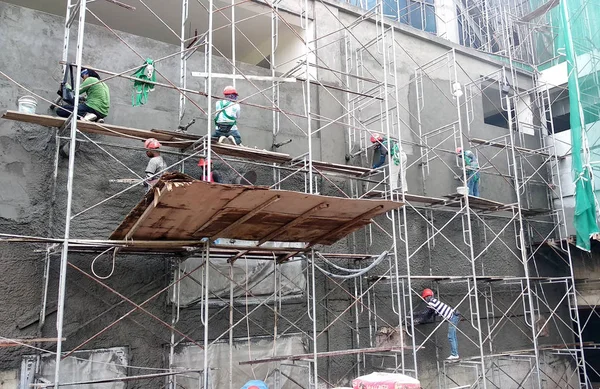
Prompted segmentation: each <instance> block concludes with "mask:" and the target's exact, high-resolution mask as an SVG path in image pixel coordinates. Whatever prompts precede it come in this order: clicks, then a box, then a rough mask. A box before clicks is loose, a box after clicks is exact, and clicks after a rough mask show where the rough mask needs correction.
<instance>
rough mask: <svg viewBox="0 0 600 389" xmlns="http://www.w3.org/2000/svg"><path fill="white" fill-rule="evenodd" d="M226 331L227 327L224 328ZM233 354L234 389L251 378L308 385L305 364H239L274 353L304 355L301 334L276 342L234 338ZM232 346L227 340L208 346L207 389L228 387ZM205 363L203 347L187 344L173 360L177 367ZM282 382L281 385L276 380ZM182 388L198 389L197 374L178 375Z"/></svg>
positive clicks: (289, 386)
mask: <svg viewBox="0 0 600 389" xmlns="http://www.w3.org/2000/svg"><path fill="white" fill-rule="evenodd" d="M223 330H225V329H223ZM231 351H232V354H231V358H232V367H233V376H232V377H231V378H232V380H233V387H234V388H241V387H242V386H243V385H244V384H245V383H246V382H248V381H249V380H251V379H258V380H262V381H264V382H265V383H266V384H267V385H268V387H269V388H275V387H277V388H280V389H297V388H298V387H299V386H298V385H297V384H296V383H294V381H295V382H298V383H299V384H300V385H302V387H308V376H309V374H308V369H307V366H306V365H302V364H298V365H295V366H292V365H291V364H290V363H289V362H286V361H279V362H270V363H257V364H254V365H240V364H239V362H242V361H249V360H256V359H263V358H269V357H272V356H274V355H294V354H304V353H306V351H307V350H306V349H305V348H304V343H303V341H302V337H301V336H300V335H284V336H280V337H278V338H277V343H274V342H273V338H272V337H268V338H267V337H263V338H256V337H255V338H252V340H251V341H247V340H246V339H244V340H234V346H233V350H231ZM229 352H230V349H229V343H228V342H219V343H215V344H213V345H211V346H210V347H209V348H208V360H209V369H210V373H209V385H208V388H206V389H222V388H229V378H230V377H229V360H230V354H229ZM203 366H204V350H203V349H201V348H200V347H198V346H196V345H190V344H186V345H184V346H183V347H182V348H181V349H180V350H178V351H177V352H176V354H175V355H174V360H173V367H174V368H175V369H181V370H186V369H202V368H203ZM276 380H277V382H278V383H279V385H278V386H276V385H275V382H276ZM177 387H178V388H179V389H196V388H198V387H199V386H198V376H196V377H193V376H191V375H189V376H186V377H182V376H178V377H177Z"/></svg>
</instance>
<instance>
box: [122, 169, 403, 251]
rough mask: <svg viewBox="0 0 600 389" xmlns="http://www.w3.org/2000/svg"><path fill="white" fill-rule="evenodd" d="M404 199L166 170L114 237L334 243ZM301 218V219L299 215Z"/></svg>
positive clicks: (394, 207)
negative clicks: (212, 179)
mask: <svg viewBox="0 0 600 389" xmlns="http://www.w3.org/2000/svg"><path fill="white" fill-rule="evenodd" d="M401 206H402V203H400V202H394V201H387V200H358V199H345V198H338V197H328V196H320V195H310V194H305V193H300V192H293V191H284V190H272V189H268V188H267V187H257V186H241V185H224V184H215V183H208V182H203V181H198V180H195V179H193V178H192V177H189V176H187V175H185V174H181V173H170V174H166V175H164V176H163V177H162V178H161V179H160V180H159V182H158V183H157V184H156V186H155V187H154V190H153V191H151V192H149V193H148V194H147V195H146V196H145V197H144V199H143V200H142V201H141V202H140V203H139V204H138V205H137V206H136V207H135V208H134V209H133V210H132V211H131V212H130V213H129V215H127V217H126V218H125V220H124V221H123V222H122V223H121V225H120V226H119V227H118V228H117V229H116V230H115V231H114V232H113V233H112V235H111V236H110V239H133V240H189V239H200V238H203V237H210V238H212V239H215V238H232V239H243V240H261V239H263V238H266V237H270V236H272V235H273V233H275V232H277V235H276V236H274V237H272V239H269V240H274V241H282V242H307V243H312V244H332V243H334V242H336V241H338V240H339V239H341V238H343V237H344V236H346V235H348V234H350V233H351V232H353V231H356V230H357V229H359V228H361V227H364V226H365V225H367V224H369V223H370V222H371V218H373V217H375V216H377V215H381V214H383V213H385V212H388V211H390V210H392V209H397V208H400V207H401ZM296 219H298V220H296Z"/></svg>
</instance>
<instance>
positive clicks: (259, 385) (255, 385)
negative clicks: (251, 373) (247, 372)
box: [242, 380, 269, 389]
mask: <svg viewBox="0 0 600 389" xmlns="http://www.w3.org/2000/svg"><path fill="white" fill-rule="evenodd" d="M242 389H269V387H268V386H267V384H266V383H264V382H263V381H260V380H250V381H248V382H246V383H245V384H244V386H242Z"/></svg>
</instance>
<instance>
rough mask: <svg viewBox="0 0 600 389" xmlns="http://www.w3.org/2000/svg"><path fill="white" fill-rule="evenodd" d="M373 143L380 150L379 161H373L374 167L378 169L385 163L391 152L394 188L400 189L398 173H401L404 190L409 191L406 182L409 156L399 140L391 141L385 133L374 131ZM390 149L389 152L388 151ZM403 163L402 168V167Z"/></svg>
mask: <svg viewBox="0 0 600 389" xmlns="http://www.w3.org/2000/svg"><path fill="white" fill-rule="evenodd" d="M371 143H372V144H373V145H374V146H375V150H379V161H377V162H373V169H378V168H380V167H382V166H383V165H384V164H385V159H386V157H387V155H388V154H390V164H389V166H390V175H391V177H392V188H391V189H392V190H395V189H398V174H400V184H401V187H402V191H403V192H405V193H406V192H408V185H407V183H406V168H407V162H408V158H407V157H406V153H405V152H404V150H402V148H400V146H399V145H398V142H395V141H393V140H392V141H389V140H388V139H387V138H385V137H384V136H383V135H381V134H378V133H374V134H373V135H371ZM388 151H389V153H388ZM400 164H402V168H400Z"/></svg>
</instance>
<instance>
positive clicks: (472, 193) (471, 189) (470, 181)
mask: <svg viewBox="0 0 600 389" xmlns="http://www.w3.org/2000/svg"><path fill="white" fill-rule="evenodd" d="M473 178H474V177H473V176H467V187H468V188H469V196H475V180H474V179H473Z"/></svg>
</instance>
